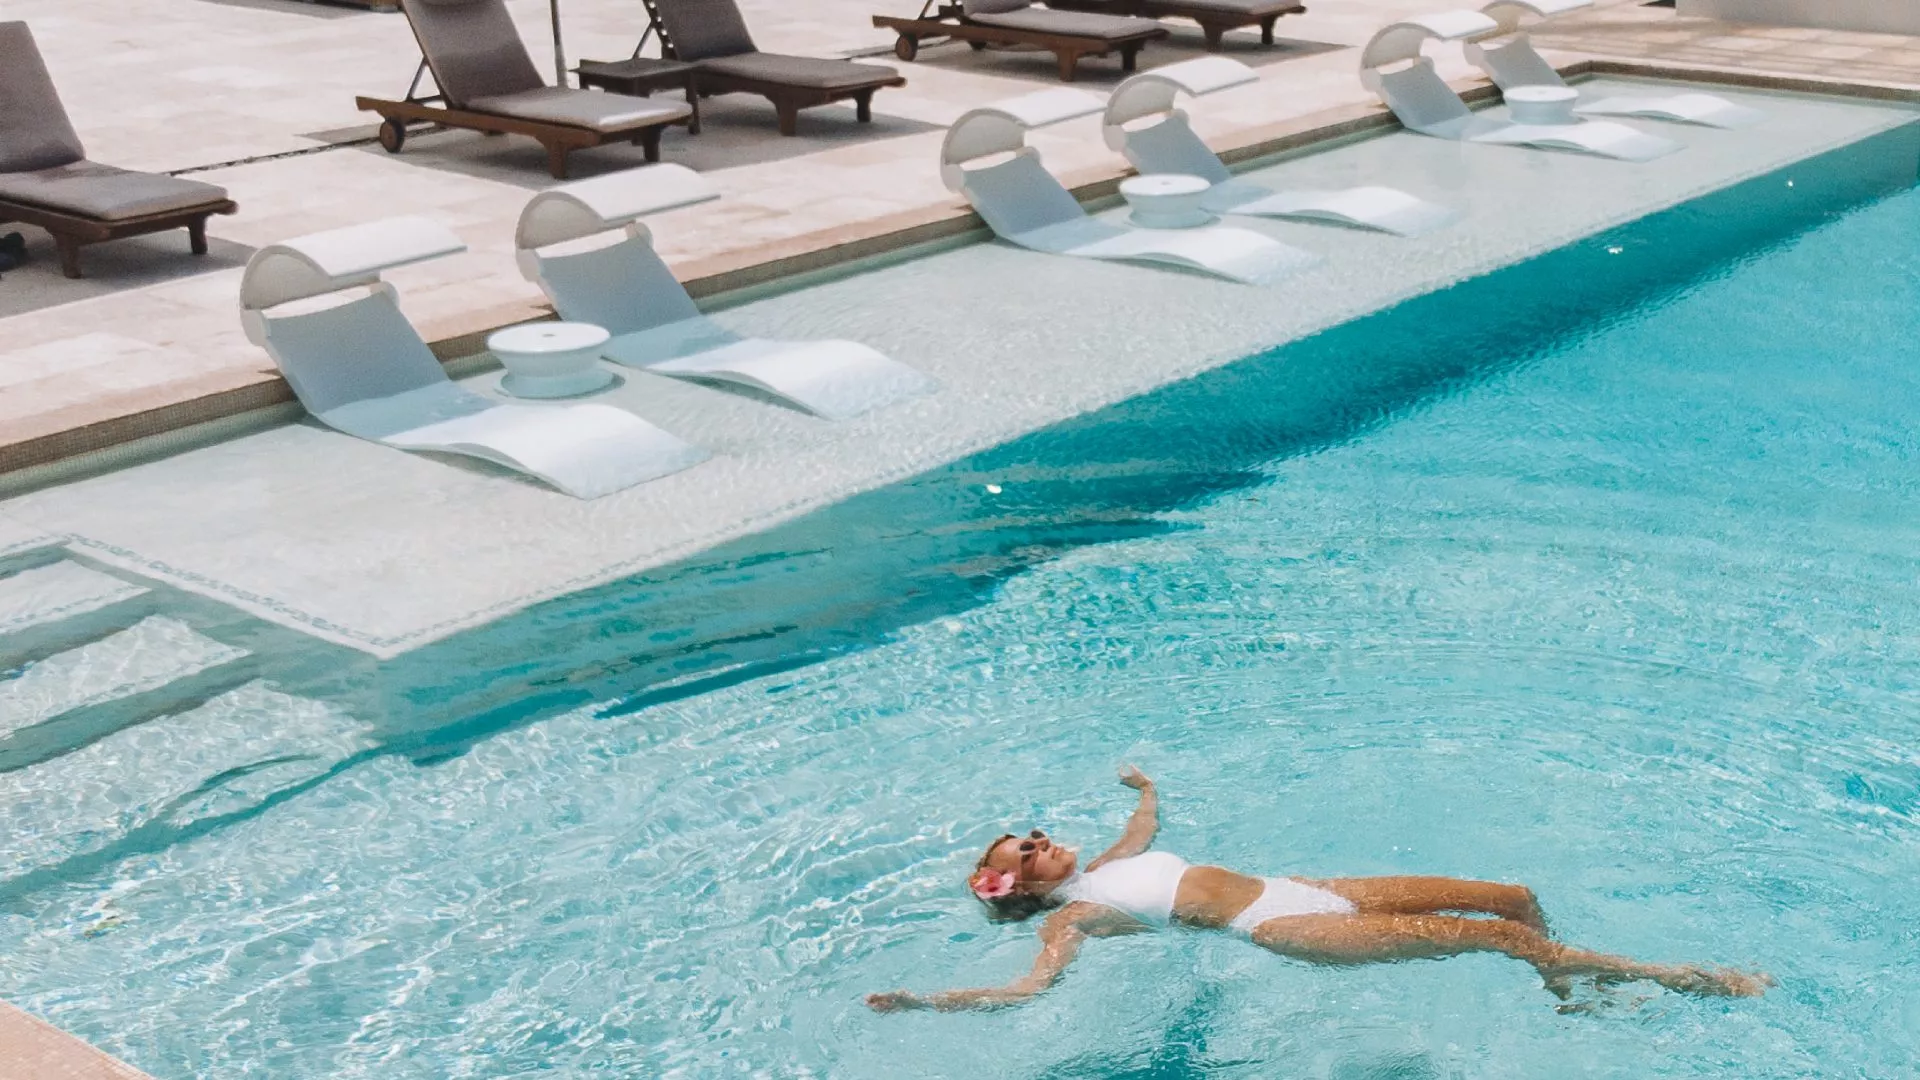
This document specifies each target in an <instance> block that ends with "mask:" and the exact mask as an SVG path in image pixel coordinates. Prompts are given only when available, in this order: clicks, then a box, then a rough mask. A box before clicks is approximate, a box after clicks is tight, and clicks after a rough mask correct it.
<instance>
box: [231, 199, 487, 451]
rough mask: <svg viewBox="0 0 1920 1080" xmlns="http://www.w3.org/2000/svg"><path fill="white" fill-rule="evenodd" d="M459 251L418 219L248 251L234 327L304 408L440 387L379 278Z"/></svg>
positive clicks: (437, 228)
mask: <svg viewBox="0 0 1920 1080" xmlns="http://www.w3.org/2000/svg"><path fill="white" fill-rule="evenodd" d="M464 250H466V245H464V244H462V243H461V242H460V238H459V237H457V236H454V235H453V234H452V233H451V232H448V231H447V229H446V228H445V227H444V226H442V225H440V224H439V223H438V222H435V221H432V220H429V219H427V218H422V217H400V218H388V219H386V220H383V221H374V222H369V223H367V224H364V225H354V226H350V227H348V228H344V229H333V230H330V231H327V232H320V233H314V234H312V235H310V236H302V237H298V238H296V239H293V240H287V241H284V242H282V243H278V244H270V245H268V246H266V247H263V248H261V249H260V250H258V251H256V252H254V253H253V257H252V258H250V259H248V260H247V268H246V270H245V271H244V272H243V273H242V275H241V278H240V320H241V324H242V325H243V326H244V327H245V329H246V332H247V338H248V340H250V341H252V342H253V343H254V344H256V345H259V346H261V347H262V348H264V349H266V350H267V353H268V355H270V356H272V357H273V360H274V363H276V364H277V365H279V367H280V371H281V373H282V374H284V375H285V376H286V378H287V382H288V384H289V385H291V386H292V387H293V392H294V394H295V396H297V397H298V398H299V399H300V403H301V404H302V405H304V406H306V408H307V411H309V412H312V413H316V414H319V413H326V412H330V411H333V410H336V409H340V408H342V407H344V406H348V405H353V404H355V403H358V402H364V401H370V400H373V399H378V398H386V397H392V396H393V395H396V394H402V393H406V392H407V391H410V390H418V389H421V388H424V387H428V386H433V385H436V384H440V383H445V382H446V381H447V375H446V372H445V371H443V370H442V369H441V367H440V362H439V361H438V360H437V359H435V358H434V355H433V351H432V350H431V349H429V348H428V347H427V343H426V342H425V341H423V340H421V338H420V334H419V333H418V331H416V330H414V328H413V325H412V324H411V323H409V322H408V321H407V317H406V316H405V315H404V314H402V313H401V311H400V306H399V303H398V300H397V297H396V295H395V293H394V289H393V286H392V285H390V284H388V283H387V282H385V281H382V280H381V278H380V274H381V272H382V271H383V270H389V269H392V268H393V267H396V266H405V265H407V264H410V263H416V262H423V261H425V260H427V259H436V258H440V257H442V256H445V255H452V254H455V253H457V252H461V251H464ZM362 287H364V288H368V289H370V290H371V292H370V293H369V294H368V295H366V296H363V297H360V298H357V299H354V300H350V301H348V302H346V303H344V304H339V305H336V306H332V307H327V308H324V309H322V310H319V311H313V312H307V313H303V314H292V315H274V314H270V309H272V308H275V307H278V306H280V305H282V304H287V303H292V302H294V301H297V300H306V299H311V298H314V297H321V296H327V295H329V294H332V293H338V292H344V291H347V290H350V289H356V288H362Z"/></svg>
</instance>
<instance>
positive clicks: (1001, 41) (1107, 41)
mask: <svg viewBox="0 0 1920 1080" xmlns="http://www.w3.org/2000/svg"><path fill="white" fill-rule="evenodd" d="M926 16H927V13H926V10H925V9H922V11H921V13H920V16H919V17H917V18H911V19H904V18H896V17H894V16H891V15H875V16H874V17H873V25H875V26H877V27H879V28H880V29H882V30H891V31H893V32H894V33H896V34H898V35H900V36H899V38H898V39H897V40H895V41H894V43H893V55H895V56H897V57H899V58H900V59H902V60H906V61H908V62H911V61H912V60H913V58H914V57H915V56H918V55H919V54H920V42H921V41H922V40H924V39H926V38H951V39H953V40H955V41H964V42H966V43H967V44H969V45H971V46H973V48H975V49H984V48H986V47H987V46H989V45H1038V46H1039V47H1040V48H1043V49H1046V50H1048V51H1050V52H1052V53H1053V55H1054V58H1055V59H1056V60H1058V61H1059V63H1060V81H1061V82H1072V81H1073V77H1074V72H1075V69H1077V68H1078V67H1079V65H1080V58H1081V57H1083V56H1106V55H1107V54H1109V53H1112V52H1115V51H1118V52H1119V53H1120V70H1122V71H1129V72H1130V71H1132V70H1134V68H1135V67H1136V66H1137V58H1138V57H1139V55H1140V50H1141V49H1142V48H1144V47H1145V46H1146V44H1147V42H1149V41H1154V40H1157V39H1159V38H1163V37H1166V36H1167V34H1168V33H1169V31H1168V30H1167V28H1166V27H1164V26H1162V27H1158V28H1155V29H1152V30H1142V31H1140V32H1138V33H1136V34H1130V35H1127V36H1124V37H1117V38H1097V37H1083V36H1081V35H1078V34H1052V33H1047V32H1044V31H1040V30H1014V29H1010V28H1008V27H1004V26H987V25H985V24H983V23H976V22H970V21H968V20H967V18H966V16H965V15H964V14H962V12H961V10H960V6H959V5H958V4H948V5H945V6H943V7H941V8H940V9H939V11H938V12H936V13H935V17H934V18H927V17H926Z"/></svg>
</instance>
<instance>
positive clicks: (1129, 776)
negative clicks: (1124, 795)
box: [1120, 765, 1153, 791]
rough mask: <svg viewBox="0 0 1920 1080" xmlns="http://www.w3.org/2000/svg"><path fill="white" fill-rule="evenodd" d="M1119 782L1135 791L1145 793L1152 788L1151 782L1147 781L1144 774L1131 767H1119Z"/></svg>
mask: <svg viewBox="0 0 1920 1080" xmlns="http://www.w3.org/2000/svg"><path fill="white" fill-rule="evenodd" d="M1120 782H1121V783H1123V784H1125V785H1127V786H1128V787H1130V788H1132V789H1133V790H1135V791H1145V790H1147V789H1148V788H1151V787H1152V786H1153V781H1151V780H1149V779H1147V774H1146V773H1143V772H1141V771H1140V770H1139V769H1136V768H1134V767H1133V766H1131V765H1122V766H1120Z"/></svg>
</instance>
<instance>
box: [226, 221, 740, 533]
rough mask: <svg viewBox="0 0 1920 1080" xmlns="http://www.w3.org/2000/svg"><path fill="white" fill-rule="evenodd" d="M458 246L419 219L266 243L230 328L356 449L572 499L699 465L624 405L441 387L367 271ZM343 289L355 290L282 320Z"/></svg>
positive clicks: (390, 291)
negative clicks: (491, 472) (496, 477)
mask: <svg viewBox="0 0 1920 1080" xmlns="http://www.w3.org/2000/svg"><path fill="white" fill-rule="evenodd" d="M464 250H465V246H464V245H462V244H461V243H460V240H459V238H458V237H456V236H454V235H453V234H452V233H450V232H448V231H447V230H446V229H445V228H444V227H442V226H441V225H439V224H438V223H436V222H434V221H431V220H429V219H426V218H421V217H398V218H387V219H385V220H383V221H372V222H368V223H366V224H364V225H350V226H348V227H346V228H344V229H332V230H329V231H327V232H321V233H313V234H311V235H309V236H302V237H297V238H295V239H292V240H286V241H283V242H281V243H278V244H270V245H268V246H266V247H263V248H261V249H260V250H258V251H256V252H254V253H253V258H252V259H250V260H248V262H247V268H246V271H245V272H244V273H243V274H242V275H241V278H240V321H241V325H242V326H243V327H245V329H246V332H247V339H248V340H249V341H252V342H253V343H254V344H256V345H259V346H260V347H261V348H264V349H265V350H267V353H268V355H270V356H272V357H273V362H274V363H275V364H276V365H278V366H279V368H280V372H281V374H283V375H285V376H286V379H287V384H288V385H289V386H291V387H292V388H293V393H294V396H295V397H298V398H299V399H300V404H302V405H304V406H306V409H307V412H309V413H311V414H312V415H313V417H314V419H316V420H319V421H320V422H321V423H323V424H325V425H327V426H328V427H330V428H333V429H334V430H335V431H340V432H343V433H345V434H348V435H352V436H355V437H357V438H361V439H366V440H368V441H370V442H377V443H383V444H385V445H387V446H392V447H397V448H399V449H402V450H430V451H439V452H441V453H449V454H465V455H467V456H469V457H476V458H479V459H481V460H483V461H490V462H492V463H494V464H496V465H500V466H502V467H505V468H508V469H513V470H515V471H516V472H523V473H527V474H528V475H531V476H536V477H539V478H540V479H542V480H545V481H546V482H547V483H549V484H551V485H553V486H554V487H556V488H559V489H560V490H561V491H564V492H566V493H567V494H569V495H572V496H573V497H575V498H578V499H594V498H599V497H600V496H602V495H607V494H611V493H613V492H615V491H620V490H622V489H624V488H629V487H632V486H634V485H635V484H642V483H645V482H646V481H648V480H652V479H654V478H656V477H661V476H665V475H667V474H669V473H674V472H679V471H680V470H681V469H685V468H688V467H690V466H692V465H695V464H698V463H699V462H701V461H705V460H706V459H707V456H708V455H707V452H706V451H705V450H702V449H700V448H699V447H697V446H692V445H689V444H688V443H685V442H683V441H681V440H680V439H678V438H676V437H674V436H673V435H670V434H668V433H667V432H665V431H662V430H660V429H659V428H657V427H654V426H653V425H652V424H649V423H647V422H646V421H645V420H642V419H640V418H639V417H638V416H635V415H634V414H633V413H630V412H628V411H626V410H625V409H620V408H615V407H614V406H611V405H598V404H588V405H521V404H508V403H505V402H501V401H498V400H495V399H493V398H490V397H487V396H485V395H482V394H477V393H475V392H473V391H472V390H469V389H467V388H466V387H464V386H461V385H460V384H459V383H456V382H454V381H453V380H451V379H449V378H448V377H447V373H446V371H445V370H444V369H442V368H441V366H440V361H439V360H437V359H435V358H434V355H433V352H432V350H431V349H429V348H428V347H427V343H426V342H425V341H423V340H421V338H420V334H419V332H418V331H416V330H414V328H413V325H412V324H411V323H409V322H408V321H407V317H406V315H405V314H403V313H402V312H401V310H400V305H399V302H398V300H397V299H396V293H395V291H394V288H393V286H392V285H390V284H388V283H387V282H385V281H383V280H381V277H380V274H381V272H382V271H384V270H390V269H393V268H394V267H397V266H406V265H408V264H411V263H417V262H422V261H424V260H427V259H435V258H439V257H441V256H444V255H451V254H454V253H456V252H460V251H464ZM355 291H364V294H363V295H361V296H359V297H357V298H353V299H349V300H347V301H346V302H344V303H335V304H334V305H333V306H330V307H321V308H319V309H318V310H308V311H299V310H293V311H291V312H290V313H288V309H290V308H298V307H299V306H302V305H305V306H312V304H313V302H316V301H317V302H321V303H324V302H328V301H335V300H338V299H340V297H341V294H348V293H352V292H355ZM276 309H280V310H278V311H276Z"/></svg>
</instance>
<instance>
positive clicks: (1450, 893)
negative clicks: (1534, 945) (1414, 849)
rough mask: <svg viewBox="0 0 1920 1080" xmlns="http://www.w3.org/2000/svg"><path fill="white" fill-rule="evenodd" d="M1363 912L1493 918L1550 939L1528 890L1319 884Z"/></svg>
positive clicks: (1370, 881)
mask: <svg viewBox="0 0 1920 1080" xmlns="http://www.w3.org/2000/svg"><path fill="white" fill-rule="evenodd" d="M1315 884H1317V885H1319V886H1320V887H1321V888H1323V889H1326V890H1327V891H1328V892H1332V893H1337V894H1339V895H1340V896H1343V897H1345V898H1346V899H1347V900H1349V901H1351V902H1352V903H1353V906H1354V907H1356V908H1359V909H1360V914H1362V915H1435V914H1438V913H1440V912H1442V911H1466V912H1477V913H1480V914H1486V915H1494V916H1498V917H1499V918H1502V919H1509V920H1511V921H1513V922H1517V923H1520V924H1521V925H1523V926H1527V927H1531V928H1532V929H1534V930H1536V931H1538V932H1539V933H1541V934H1543V935H1544V934H1546V933H1547V918H1546V916H1545V915H1544V914H1542V913H1541V911H1540V901H1539V899H1538V898H1536V897H1535V896H1534V895H1533V890H1532V889H1529V888H1527V887H1526V886H1525V885H1506V884H1503V883H1501V882H1497V881H1465V880H1462V879H1460V878H1447V877H1372V878H1333V879H1331V880H1328V881H1320V882H1315Z"/></svg>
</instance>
